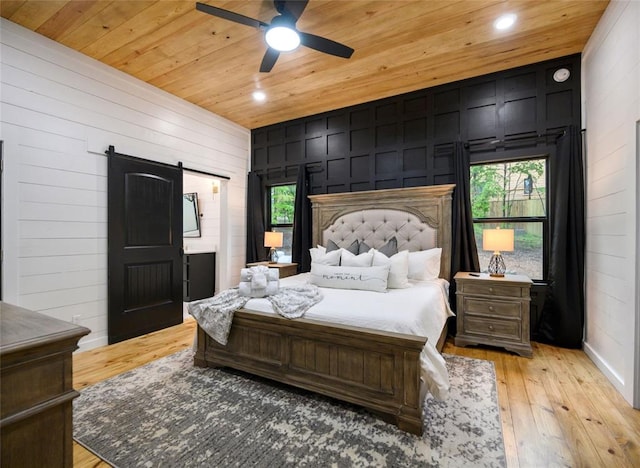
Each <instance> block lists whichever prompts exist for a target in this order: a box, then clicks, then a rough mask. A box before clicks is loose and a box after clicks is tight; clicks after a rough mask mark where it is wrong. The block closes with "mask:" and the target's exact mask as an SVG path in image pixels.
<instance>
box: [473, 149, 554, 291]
mask: <svg viewBox="0 0 640 468" xmlns="http://www.w3.org/2000/svg"><path fill="white" fill-rule="evenodd" d="M471 210H472V213H473V226H474V233H475V237H476V244H477V246H478V257H479V260H480V269H481V270H482V271H486V269H487V266H488V264H489V259H490V257H491V254H492V253H493V252H488V251H483V250H482V232H483V230H484V229H493V228H495V227H497V226H499V227H500V228H503V229H513V230H514V234H515V236H514V237H515V242H514V251H513V252H501V253H502V256H503V258H504V262H505V264H506V267H507V273H519V274H525V275H527V276H529V277H530V278H531V279H535V280H543V279H546V271H547V261H546V255H545V253H546V252H547V251H548V249H547V239H548V235H547V233H548V217H547V160H546V159H542V158H541V159H529V160H521V161H504V162H497V163H496V162H494V163H489V164H476V165H473V166H471Z"/></svg>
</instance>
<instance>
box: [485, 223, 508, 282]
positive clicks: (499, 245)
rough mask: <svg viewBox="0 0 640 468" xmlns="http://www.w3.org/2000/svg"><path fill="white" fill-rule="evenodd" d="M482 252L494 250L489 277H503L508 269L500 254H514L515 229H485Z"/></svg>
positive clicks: (490, 261) (488, 269)
mask: <svg viewBox="0 0 640 468" xmlns="http://www.w3.org/2000/svg"><path fill="white" fill-rule="evenodd" d="M482 250H493V255H492V256H491V260H489V267H488V268H487V271H488V272H489V275H491V276H496V277H503V276H504V273H505V271H507V268H506V266H505V264H504V259H503V258H502V255H501V254H500V252H513V229H500V228H499V227H498V228H496V229H485V230H484V231H482Z"/></svg>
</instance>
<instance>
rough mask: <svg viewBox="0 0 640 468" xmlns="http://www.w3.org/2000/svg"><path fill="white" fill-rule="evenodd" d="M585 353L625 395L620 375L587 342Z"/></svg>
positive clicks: (584, 347)
mask: <svg viewBox="0 0 640 468" xmlns="http://www.w3.org/2000/svg"><path fill="white" fill-rule="evenodd" d="M583 349H584V352H585V354H586V355H587V356H589V359H591V360H592V361H593V363H594V364H595V365H596V367H597V368H598V369H600V371H601V372H602V373H603V374H604V375H605V376H606V377H607V379H608V380H609V381H610V382H611V384H612V385H613V386H614V387H615V388H616V389H617V390H618V391H619V392H620V393H624V387H625V385H624V380H623V379H622V377H620V375H619V374H618V373H617V372H616V371H615V370H613V369H612V368H611V367H610V366H609V364H607V362H606V361H605V360H604V359H603V358H602V357H601V356H600V355H599V354H598V353H597V352H596V350H595V349H593V347H592V346H591V345H590V344H589V343H587V342H585V343H584V345H583Z"/></svg>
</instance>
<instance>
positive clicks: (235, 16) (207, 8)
mask: <svg viewBox="0 0 640 468" xmlns="http://www.w3.org/2000/svg"><path fill="white" fill-rule="evenodd" d="M196 10H200V11H202V12H204V13H209V14H210V15H213V16H217V17H219V18H223V19H226V20H229V21H234V22H236V23H240V24H244V25H247V26H251V27H253V28H258V29H265V28H268V27H269V25H268V24H267V23H263V22H262V21H258V20H256V19H253V18H249V17H248V16H244V15H241V14H239V13H234V12H233V11H229V10H223V9H222V8H218V7H214V6H211V5H207V4H206V3H200V2H196Z"/></svg>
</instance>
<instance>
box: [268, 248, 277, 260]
mask: <svg viewBox="0 0 640 468" xmlns="http://www.w3.org/2000/svg"><path fill="white" fill-rule="evenodd" d="M269 261H270V262H271V263H278V251H277V250H276V249H275V248H274V247H271V250H270V251H269Z"/></svg>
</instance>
